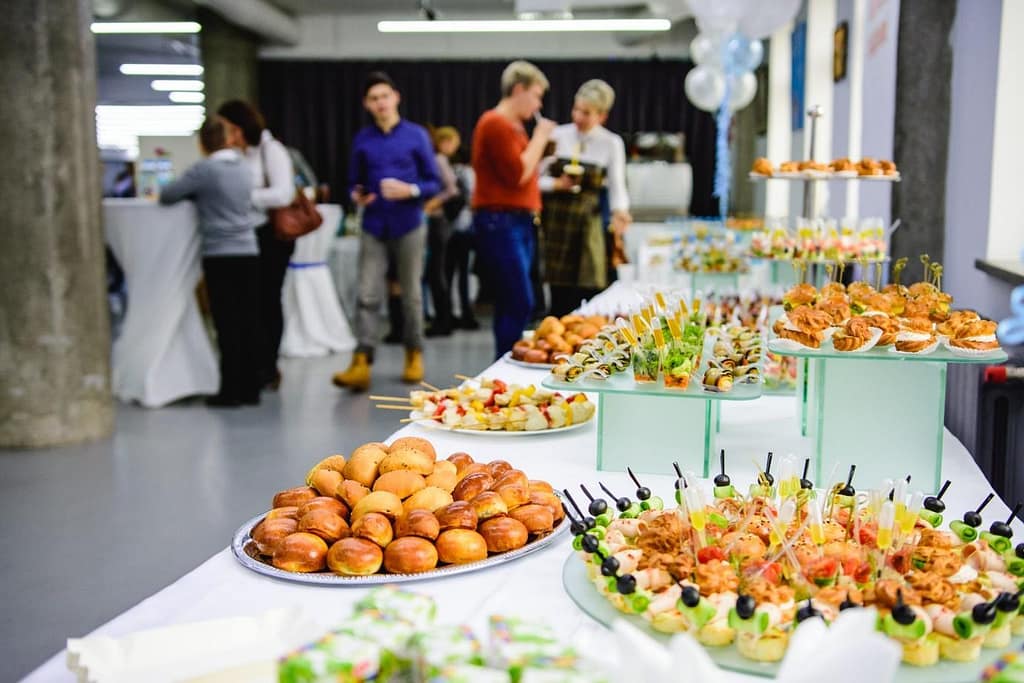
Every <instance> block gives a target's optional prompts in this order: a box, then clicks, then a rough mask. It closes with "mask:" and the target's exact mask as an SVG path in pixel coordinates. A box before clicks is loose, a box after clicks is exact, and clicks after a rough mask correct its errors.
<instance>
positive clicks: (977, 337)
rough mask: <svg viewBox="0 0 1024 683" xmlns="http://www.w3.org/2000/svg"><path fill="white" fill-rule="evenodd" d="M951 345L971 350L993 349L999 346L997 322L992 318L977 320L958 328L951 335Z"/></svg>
mask: <svg viewBox="0 0 1024 683" xmlns="http://www.w3.org/2000/svg"><path fill="white" fill-rule="evenodd" d="M949 345H950V346H951V347H954V348H957V349H965V350H970V351H993V350H995V349H998V348H999V340H998V339H996V324H995V322H993V321H991V320H975V321H974V322H969V323H964V324H962V325H960V326H959V327H957V328H956V330H955V331H954V333H953V334H952V335H950V337H949Z"/></svg>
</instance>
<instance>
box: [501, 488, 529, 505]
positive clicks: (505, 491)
mask: <svg viewBox="0 0 1024 683" xmlns="http://www.w3.org/2000/svg"><path fill="white" fill-rule="evenodd" d="M494 491H495V493H497V494H498V495H499V496H501V499H502V500H503V501H505V507H506V508H508V509H509V510H515V509H516V508H517V507H519V506H520V505H526V504H527V503H528V502H530V488H529V487H528V486H523V485H522V484H506V485H505V486H498V487H496V488H495V490H494Z"/></svg>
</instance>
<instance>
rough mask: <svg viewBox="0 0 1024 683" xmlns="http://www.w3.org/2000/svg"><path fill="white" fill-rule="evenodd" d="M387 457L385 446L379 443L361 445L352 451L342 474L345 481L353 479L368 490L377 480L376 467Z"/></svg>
mask: <svg viewBox="0 0 1024 683" xmlns="http://www.w3.org/2000/svg"><path fill="white" fill-rule="evenodd" d="M386 457H388V452H387V446H385V445H384V444H380V443H368V444H363V445H362V446H360V447H359V448H357V449H355V450H354V451H352V455H350V456H349V458H348V462H347V463H345V469H344V471H342V474H343V475H344V476H345V479H354V480H355V481H357V482H359V483H360V484H362V485H363V486H366V487H367V488H369V487H370V486H373V482H374V481H375V480H376V479H377V467H378V465H380V462H381V461H382V460H383V459H384V458H386Z"/></svg>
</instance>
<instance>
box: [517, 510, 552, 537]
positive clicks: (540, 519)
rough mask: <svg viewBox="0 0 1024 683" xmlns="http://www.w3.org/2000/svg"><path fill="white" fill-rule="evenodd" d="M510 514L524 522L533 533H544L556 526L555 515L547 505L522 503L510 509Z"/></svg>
mask: <svg viewBox="0 0 1024 683" xmlns="http://www.w3.org/2000/svg"><path fill="white" fill-rule="evenodd" d="M508 516H509V517H511V518H512V519H515V520H517V521H520V522H522V523H523V526H525V527H526V530H527V531H529V532H530V533H531V534H544V533H547V532H549V531H551V530H552V529H553V528H554V526H555V516H554V515H552V514H551V510H550V509H549V508H548V507H547V506H546V505H536V504H531V505H520V506H519V507H517V508H516V509H514V510H509V513H508Z"/></svg>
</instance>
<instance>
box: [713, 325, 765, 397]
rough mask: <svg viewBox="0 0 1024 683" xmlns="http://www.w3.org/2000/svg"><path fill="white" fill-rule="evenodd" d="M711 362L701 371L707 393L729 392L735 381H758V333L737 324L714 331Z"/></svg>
mask: <svg viewBox="0 0 1024 683" xmlns="http://www.w3.org/2000/svg"><path fill="white" fill-rule="evenodd" d="M714 332H715V333H716V334H715V335H714V336H715V343H714V345H713V346H712V355H713V358H712V360H711V361H710V362H709V363H708V369H707V370H705V371H704V379H703V382H702V384H703V386H704V389H705V390H707V391H729V390H731V389H732V386H733V384H734V383H735V382H744V383H757V382H760V381H761V334H760V333H759V332H757V331H755V330H752V329H750V328H747V327H742V326H739V325H730V326H728V327H725V328H718V329H717V330H714Z"/></svg>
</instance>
